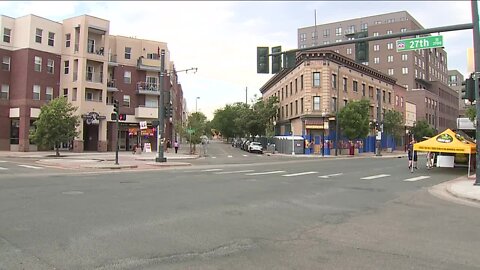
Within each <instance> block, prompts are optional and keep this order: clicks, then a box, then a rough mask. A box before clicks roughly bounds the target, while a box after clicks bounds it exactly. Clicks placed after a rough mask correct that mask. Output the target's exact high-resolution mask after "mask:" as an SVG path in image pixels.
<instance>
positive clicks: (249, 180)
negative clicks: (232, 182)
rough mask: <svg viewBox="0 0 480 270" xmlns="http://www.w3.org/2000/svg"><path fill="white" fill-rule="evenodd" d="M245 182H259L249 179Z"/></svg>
mask: <svg viewBox="0 0 480 270" xmlns="http://www.w3.org/2000/svg"><path fill="white" fill-rule="evenodd" d="M245 181H247V182H257V179H247V180H245Z"/></svg>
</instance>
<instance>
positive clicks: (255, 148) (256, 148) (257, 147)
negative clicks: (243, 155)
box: [248, 142, 263, 154]
mask: <svg viewBox="0 0 480 270" xmlns="http://www.w3.org/2000/svg"><path fill="white" fill-rule="evenodd" d="M248 152H250V153H253V152H257V153H260V154H263V146H262V144H261V143H259V142H251V143H250V144H249V145H248Z"/></svg>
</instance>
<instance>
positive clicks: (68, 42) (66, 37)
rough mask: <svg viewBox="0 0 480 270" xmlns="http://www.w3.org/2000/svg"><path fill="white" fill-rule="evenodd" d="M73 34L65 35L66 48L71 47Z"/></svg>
mask: <svg viewBox="0 0 480 270" xmlns="http://www.w3.org/2000/svg"><path fill="white" fill-rule="evenodd" d="M70 39H71V34H65V47H66V48H68V47H70Z"/></svg>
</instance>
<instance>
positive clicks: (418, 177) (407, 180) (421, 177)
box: [403, 175, 430, 182]
mask: <svg viewBox="0 0 480 270" xmlns="http://www.w3.org/2000/svg"><path fill="white" fill-rule="evenodd" d="M427 178H430V176H425V175H422V176H417V177H413V178H408V179H405V180H403V181H406V182H414V181H418V180H422V179H427Z"/></svg>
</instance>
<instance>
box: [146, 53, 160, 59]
mask: <svg viewBox="0 0 480 270" xmlns="http://www.w3.org/2000/svg"><path fill="white" fill-rule="evenodd" d="M147 59H154V60H158V59H159V57H158V54H156V53H147Z"/></svg>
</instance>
